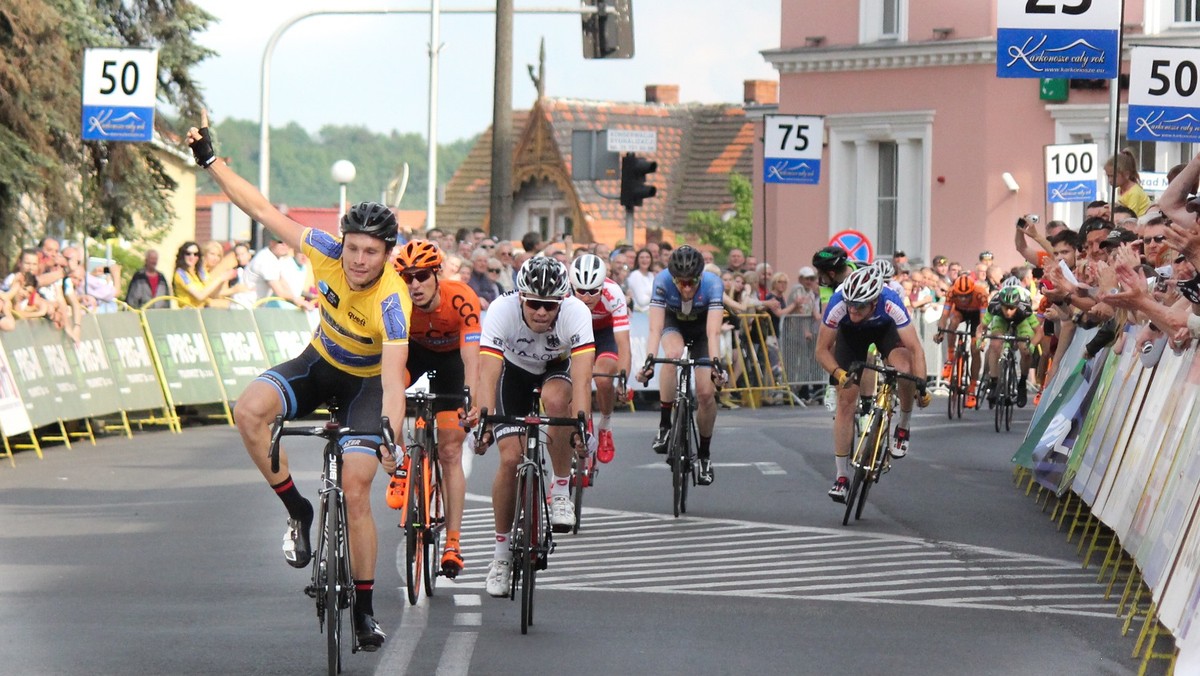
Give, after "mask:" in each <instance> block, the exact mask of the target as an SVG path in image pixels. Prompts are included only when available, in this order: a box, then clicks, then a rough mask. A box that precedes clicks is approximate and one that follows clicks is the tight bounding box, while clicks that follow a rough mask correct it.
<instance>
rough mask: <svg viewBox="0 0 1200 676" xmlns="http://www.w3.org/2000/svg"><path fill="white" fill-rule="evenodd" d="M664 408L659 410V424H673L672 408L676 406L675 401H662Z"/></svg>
mask: <svg viewBox="0 0 1200 676" xmlns="http://www.w3.org/2000/svg"><path fill="white" fill-rule="evenodd" d="M661 406H662V408H661V409H660V410H659V412H658V426H659V427H670V426H671V409H672V408H673V407H674V406H675V402H673V401H664V402H662V403H661Z"/></svg>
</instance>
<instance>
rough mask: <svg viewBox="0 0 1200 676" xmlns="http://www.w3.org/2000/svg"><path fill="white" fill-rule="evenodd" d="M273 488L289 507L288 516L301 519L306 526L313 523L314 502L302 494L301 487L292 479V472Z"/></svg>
mask: <svg viewBox="0 0 1200 676" xmlns="http://www.w3.org/2000/svg"><path fill="white" fill-rule="evenodd" d="M271 489H272V490H274V491H275V495H278V496H279V499H280V500H282V501H283V506H284V507H286V508H287V511H288V516H290V517H291V518H293V519H297V520H299V521H300V523H301V524H303V525H305V526H308V525H310V524H312V520H313V508H312V503H311V502H309V501H308V499H307V498H305V497H304V496H303V495H300V489H298V488H296V483H295V482H294V481H292V475H291V474H289V475H287V478H286V479H284V480H283V481H280V482H279V483H277V484H275V485H274V486H271Z"/></svg>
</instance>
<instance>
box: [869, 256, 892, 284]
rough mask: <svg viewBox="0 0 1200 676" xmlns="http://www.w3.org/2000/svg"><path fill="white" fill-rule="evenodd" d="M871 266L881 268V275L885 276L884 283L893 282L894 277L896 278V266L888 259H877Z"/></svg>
mask: <svg viewBox="0 0 1200 676" xmlns="http://www.w3.org/2000/svg"><path fill="white" fill-rule="evenodd" d="M871 265H873V266H875V267H877V268H879V274H881V275H883V281H884V282H890V281H892V277H895V276H896V266H895V265H892V262H891V261H889V260H888V259H886V258H880V259H877V260H876V261H875V262H874V263H871Z"/></svg>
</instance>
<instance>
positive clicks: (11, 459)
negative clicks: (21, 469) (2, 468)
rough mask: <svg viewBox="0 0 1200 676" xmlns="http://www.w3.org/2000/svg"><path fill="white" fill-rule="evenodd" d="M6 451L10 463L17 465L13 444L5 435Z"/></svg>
mask: <svg viewBox="0 0 1200 676" xmlns="http://www.w3.org/2000/svg"><path fill="white" fill-rule="evenodd" d="M4 453H5V455H7V456H8V464H10V465H12V466H13V467H16V466H17V461H16V460H15V459H13V454H12V446H10V445H9V444H8V437H4Z"/></svg>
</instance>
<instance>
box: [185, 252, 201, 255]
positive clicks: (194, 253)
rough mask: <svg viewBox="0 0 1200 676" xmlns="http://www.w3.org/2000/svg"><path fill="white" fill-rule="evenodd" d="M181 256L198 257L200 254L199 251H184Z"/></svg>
mask: <svg viewBox="0 0 1200 676" xmlns="http://www.w3.org/2000/svg"><path fill="white" fill-rule="evenodd" d="M183 255H184V256H199V255H200V252H199V251H184V252H183Z"/></svg>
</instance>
